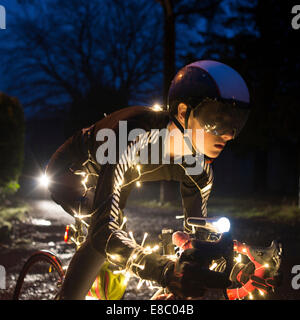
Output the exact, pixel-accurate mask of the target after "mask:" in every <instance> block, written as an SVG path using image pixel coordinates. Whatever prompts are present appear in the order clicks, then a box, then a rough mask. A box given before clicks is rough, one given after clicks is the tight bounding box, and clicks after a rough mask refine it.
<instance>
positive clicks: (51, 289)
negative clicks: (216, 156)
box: [13, 217, 282, 300]
mask: <svg viewBox="0 0 300 320" xmlns="http://www.w3.org/2000/svg"><path fill="white" fill-rule="evenodd" d="M187 223H188V225H189V226H190V227H191V228H192V233H191V234H190V235H187V234H185V233H183V232H181V231H177V232H175V233H173V230H172V229H163V230H162V232H161V235H160V244H159V246H156V249H155V250H158V249H160V250H161V251H162V252H161V253H162V254H163V255H167V256H168V257H170V258H171V259H174V260H176V259H178V257H179V256H180V254H181V253H182V252H183V251H184V250H186V249H188V248H191V243H192V241H191V240H193V239H194V240H195V239H196V240H201V241H205V242H211V243H216V242H218V241H220V240H221V239H222V237H223V235H224V233H225V232H226V234H229V233H228V231H229V226H228V223H229V220H228V219H226V218H221V219H220V218H189V219H188V220H187ZM218 223H219V225H218ZM224 227H225V229H224ZM87 228H88V224H87V223H86V222H85V221H84V219H81V218H80V217H75V224H74V225H67V226H66V231H65V234H64V240H65V242H66V243H74V244H75V245H76V248H79V247H80V245H81V244H82V243H83V242H84V241H85V239H86V234H87ZM144 240H145V239H144ZM144 240H143V242H142V244H141V245H142V246H143V245H144ZM232 243H233V250H231V251H229V252H227V253H226V254H224V256H223V257H222V258H221V259H218V260H216V261H211V265H210V268H209V269H210V270H213V271H215V272H224V273H225V274H226V276H227V277H228V278H229V279H231V278H232V277H233V274H234V270H236V269H239V267H240V266H241V265H242V264H243V265H245V264H247V263H251V262H252V263H253V265H254V272H253V274H252V276H251V277H254V279H256V278H261V277H265V276H266V274H267V273H268V272H269V270H268V269H270V264H272V272H271V273H272V275H274V274H276V273H277V272H278V269H279V267H280V264H281V257H282V246H281V244H280V243H277V242H276V241H273V242H272V244H271V245H270V247H267V248H260V247H250V246H248V245H246V244H245V243H240V242H238V241H237V240H232ZM147 248H148V247H146V249H147ZM148 250H149V248H148ZM265 261H268V262H269V263H265ZM66 268H67V267H64V266H63V265H62V263H61V261H60V259H59V258H58V257H57V256H56V255H55V254H53V253H51V252H50V251H46V250H41V251H37V252H35V253H34V254H33V255H31V256H30V257H29V259H28V260H27V261H26V263H25V264H24V266H23V268H22V270H21V272H20V274H19V277H18V280H17V283H16V287H15V290H14V293H13V299H14V300H20V299H23V298H28V296H33V299H37V300H39V299H40V296H39V294H40V295H41V298H42V299H55V298H56V296H57V294H58V292H59V288H60V286H61V285H62V283H63V280H64V276H65V270H66ZM105 272H107V273H110V275H113V274H115V273H116V278H115V279H114V280H115V281H117V282H116V283H117V285H118V290H119V291H118V293H117V295H118V298H119V299H121V298H122V296H123V294H124V292H125V290H126V286H127V283H128V280H129V277H130V275H129V276H128V270H123V271H121V272H120V270H119V268H118V267H114V266H112V265H111V264H109V263H106V266H105V271H104V274H102V275H100V274H99V275H98V276H97V278H96V279H95V282H94V283H93V285H92V287H91V289H90V291H89V292H88V294H87V297H86V298H87V299H99V300H109V296H110V295H109V293H108V292H107V290H108V283H105V281H108V279H107V275H108V274H106V273H105ZM269 273H270V272H269ZM100 278H101V279H102V280H101V279H100ZM27 280H28V281H27ZM100 280H101V281H104V289H103V290H102V291H101V290H100V288H99V281H100ZM32 281H34V283H32ZM144 282H146V284H147V285H148V286H150V287H152V288H153V289H156V291H155V293H154V295H153V296H152V298H151V300H162V299H170V298H171V299H176V297H174V296H172V295H170V293H169V292H168V291H167V290H166V289H164V288H160V287H156V286H155V285H154V286H153V284H152V283H151V282H149V281H140V282H139V284H138V286H140V285H142V284H143V283H144ZM100 291H101V292H100ZM256 291H257V292H258V293H259V295H261V296H262V295H265V294H267V293H268V292H267V291H266V290H265V287H264V286H261V287H259V286H258V287H257V286H253V281H252V280H251V279H250V278H249V280H248V281H247V282H246V283H245V284H243V285H241V284H238V285H237V286H236V287H235V288H228V289H226V290H223V291H221V292H220V290H219V292H218V294H217V295H218V298H219V299H228V300H237V299H246V298H248V299H253V298H254V293H255V292H256ZM171 296H172V297H171ZM114 300H117V299H114Z"/></svg>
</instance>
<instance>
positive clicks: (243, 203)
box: [128, 197, 300, 223]
mask: <svg viewBox="0 0 300 320" xmlns="http://www.w3.org/2000/svg"><path fill="white" fill-rule="evenodd" d="M128 205H131V206H138V207H147V208H153V209H159V208H163V209H168V210H174V211H175V210H176V211H182V207H181V201H175V202H166V203H163V204H160V203H159V202H158V201H157V200H131V201H129V202H128ZM208 214H209V216H221V215H223V216H227V217H232V218H244V219H250V218H263V219H266V220H269V221H273V222H286V223H290V222H292V223H295V222H300V209H299V208H298V207H297V206H296V205H295V204H287V203H283V204H280V203H278V202H277V203H276V202H274V201H272V200H262V199H254V198H251V199H249V198H232V197H227V198H219V197H218V198H211V199H210V200H209V202H208Z"/></svg>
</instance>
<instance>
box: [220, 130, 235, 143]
mask: <svg viewBox="0 0 300 320" xmlns="http://www.w3.org/2000/svg"><path fill="white" fill-rule="evenodd" d="M234 136H235V131H234V130H233V131H232V132H230V133H225V134H222V136H221V137H222V139H223V140H224V141H229V140H232V139H234Z"/></svg>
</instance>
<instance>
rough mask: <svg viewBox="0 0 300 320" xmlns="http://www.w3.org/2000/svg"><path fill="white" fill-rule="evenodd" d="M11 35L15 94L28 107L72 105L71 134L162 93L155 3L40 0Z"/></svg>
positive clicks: (9, 54)
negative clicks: (156, 93) (105, 116)
mask: <svg viewBox="0 0 300 320" xmlns="http://www.w3.org/2000/svg"><path fill="white" fill-rule="evenodd" d="M137 12H138V14H137ZM10 30H11V32H10V34H9V43H10V45H9V46H7V47H6V49H5V51H6V52H5V56H6V57H7V61H6V66H7V68H6V70H7V73H9V75H10V86H9V87H8V89H9V91H11V92H13V93H14V94H16V95H18V96H19V97H20V98H21V99H22V100H23V104H24V107H25V108H27V107H39V108H42V110H45V108H49V107H50V108H53V107H55V108H57V107H62V108H65V107H66V106H68V107H69V111H70V113H69V114H70V119H71V121H70V123H72V127H71V128H70V130H69V131H70V132H69V133H71V132H73V131H74V130H76V129H78V128H81V127H83V126H87V125H90V124H91V123H93V122H95V121H96V120H98V119H99V118H101V117H102V116H103V113H110V112H112V111H114V110H116V109H118V108H120V107H125V106H127V105H128V103H129V101H130V100H133V99H136V100H138V99H139V100H141V99H142V98H145V95H147V94H149V92H151V91H152V92H153V91H155V90H157V76H158V75H159V71H160V70H161V64H160V60H161V56H160V45H161V37H160V32H159V31H160V19H159V16H158V14H157V8H155V6H154V5H153V4H151V2H149V1H138V0H132V1H128V2H127V1H126V2H124V1H119V0H112V1H108V0H107V1H99V0H90V1H85V0H65V1H58V0H54V1H45V2H40V1H32V2H30V4H28V5H24V12H23V13H22V14H21V15H19V16H18V17H16V18H15V24H14V25H13V26H12V25H11V27H10Z"/></svg>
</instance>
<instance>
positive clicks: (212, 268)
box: [209, 262, 218, 270]
mask: <svg viewBox="0 0 300 320" xmlns="http://www.w3.org/2000/svg"><path fill="white" fill-rule="evenodd" d="M217 265H218V264H217V263H216V262H215V263H213V264H212V265H211V266H210V267H209V270H214V269H215V268H216V266H217Z"/></svg>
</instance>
